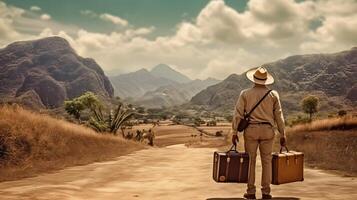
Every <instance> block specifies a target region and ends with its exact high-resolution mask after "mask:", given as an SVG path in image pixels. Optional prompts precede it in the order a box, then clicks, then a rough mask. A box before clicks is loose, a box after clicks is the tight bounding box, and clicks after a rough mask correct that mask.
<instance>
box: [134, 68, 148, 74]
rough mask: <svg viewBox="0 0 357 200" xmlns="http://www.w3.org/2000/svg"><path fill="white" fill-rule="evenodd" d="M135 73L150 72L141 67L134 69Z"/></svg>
mask: <svg viewBox="0 0 357 200" xmlns="http://www.w3.org/2000/svg"><path fill="white" fill-rule="evenodd" d="M136 73H150V72H149V71H148V70H147V69H145V68H141V69H139V70H138V71H136Z"/></svg>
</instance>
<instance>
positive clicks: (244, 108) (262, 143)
mask: <svg viewBox="0 0 357 200" xmlns="http://www.w3.org/2000/svg"><path fill="white" fill-rule="evenodd" d="M246 76H247V78H248V79H249V80H250V81H252V82H253V83H254V86H253V87H252V88H250V89H246V90H243V91H242V92H241V94H240V96H239V98H238V101H237V103H236V107H235V111H234V117H233V123H232V128H233V130H234V131H233V136H232V143H233V144H235V145H236V142H237V141H238V136H237V132H238V131H237V130H238V124H239V122H240V120H241V119H243V118H244V117H243V116H244V114H245V113H248V112H249V111H250V110H251V109H252V108H253V107H254V105H255V104H256V103H257V102H258V101H259V100H260V99H261V98H262V97H263V96H264V95H265V94H266V93H267V92H268V91H269V90H270V89H269V88H268V87H267V86H266V85H270V84H272V83H274V78H273V77H272V76H271V75H270V74H269V73H268V71H267V70H266V69H265V68H264V67H258V68H256V69H252V70H249V71H248V72H247V73H246ZM274 124H276V125H277V128H278V131H279V132H280V145H282V146H285V144H286V137H285V130H284V129H285V126H284V117H283V113H282V109H281V104H280V100H279V95H278V93H277V92H276V91H271V92H269V93H268V95H267V96H266V97H265V98H264V100H263V101H262V102H261V103H260V104H259V106H258V107H256V109H255V110H254V111H253V112H252V113H251V115H250V121H249V125H248V127H247V128H246V129H245V130H244V148H245V151H246V152H248V154H249V157H250V163H249V175H248V184H247V187H248V188H247V193H246V194H244V197H245V198H246V199H255V198H256V197H255V192H256V188H255V164H256V157H257V149H258V147H259V152H260V157H261V162H262V168H263V170H262V179H261V186H262V189H261V190H262V195H263V199H271V198H272V196H271V195H270V183H271V178H272V174H271V173H272V169H271V160H272V156H271V153H272V149H273V140H274V135H275V133H274V129H273V125H274Z"/></svg>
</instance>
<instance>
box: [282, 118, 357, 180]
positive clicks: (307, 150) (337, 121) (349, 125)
mask: <svg viewBox="0 0 357 200" xmlns="http://www.w3.org/2000/svg"><path fill="white" fill-rule="evenodd" d="M356 128H357V118H356V117H354V118H353V117H343V118H332V119H324V120H317V121H314V122H312V123H310V124H304V125H297V126H295V127H292V128H291V129H288V130H287V138H288V143H287V144H288V147H289V149H291V150H297V151H302V152H304V154H305V158H306V161H307V164H308V165H310V166H314V167H315V166H316V167H319V168H322V169H329V170H338V171H340V172H343V173H344V174H348V175H356V174H357V129H356ZM276 141H277V142H276V147H278V146H279V145H278V140H276Z"/></svg>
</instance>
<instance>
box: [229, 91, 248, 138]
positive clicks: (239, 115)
mask: <svg viewBox="0 0 357 200" xmlns="http://www.w3.org/2000/svg"><path fill="white" fill-rule="evenodd" d="M243 92H244V91H242V92H241V93H240V95H239V98H238V101H237V103H236V106H235V109H234V113H233V121H232V129H233V135H237V130H238V124H239V122H240V120H241V119H243V115H244V107H245V99H244V93H243Z"/></svg>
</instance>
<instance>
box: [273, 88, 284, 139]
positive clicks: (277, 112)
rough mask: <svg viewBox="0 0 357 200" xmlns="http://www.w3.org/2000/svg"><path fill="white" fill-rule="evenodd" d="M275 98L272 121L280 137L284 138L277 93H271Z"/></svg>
mask: <svg viewBox="0 0 357 200" xmlns="http://www.w3.org/2000/svg"><path fill="white" fill-rule="evenodd" d="M273 93H274V96H275V101H274V120H275V123H276V125H277V127H278V131H279V133H280V137H284V138H285V121H284V116H283V110H282V108H281V103H280V98H279V94H278V92H277V91H273Z"/></svg>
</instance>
